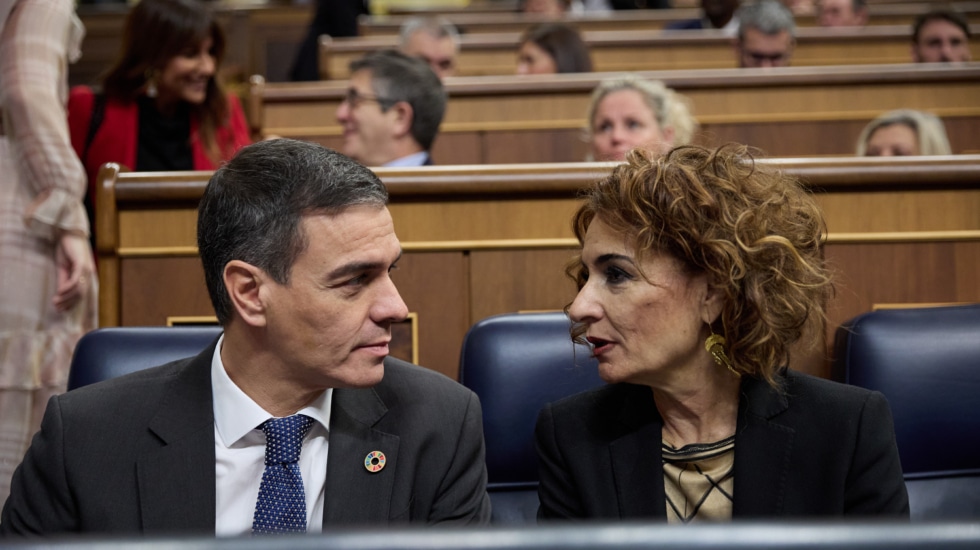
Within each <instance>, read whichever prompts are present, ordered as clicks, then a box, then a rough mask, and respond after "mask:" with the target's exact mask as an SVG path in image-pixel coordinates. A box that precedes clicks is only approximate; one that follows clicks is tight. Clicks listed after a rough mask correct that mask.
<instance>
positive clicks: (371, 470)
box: [0, 139, 490, 535]
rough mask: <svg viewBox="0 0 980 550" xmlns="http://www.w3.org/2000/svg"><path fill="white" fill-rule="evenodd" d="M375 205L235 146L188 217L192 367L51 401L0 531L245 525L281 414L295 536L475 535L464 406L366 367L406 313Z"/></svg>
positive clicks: (337, 184)
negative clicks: (195, 329) (197, 295)
mask: <svg viewBox="0 0 980 550" xmlns="http://www.w3.org/2000/svg"><path fill="white" fill-rule="evenodd" d="M387 198H388V195H387V190H386V189H385V188H384V185H383V184H382V183H381V181H380V180H379V179H378V178H377V176H375V175H374V174H373V173H372V172H371V171H370V170H368V169H366V168H364V167H363V166H360V165H358V164H357V163H355V162H353V161H352V160H350V159H349V158H347V157H345V156H343V155H341V154H339V153H336V152H334V151H331V150H329V149H325V148H323V147H321V146H319V145H315V144H311V143H305V142H300V141H293V140H285V139H283V140H272V141H264V142H260V143H257V144H254V145H251V146H248V147H246V148H244V149H242V150H241V151H240V152H239V154H238V155H236V157H235V158H234V159H232V160H231V161H230V162H229V163H228V164H227V165H225V166H224V167H222V168H221V169H219V170H218V171H217V172H216V173H215V174H214V176H213V177H212V178H211V181H210V182H209V184H208V186H207V188H206V190H205V192H204V197H203V198H202V200H201V203H200V207H199V217H198V247H199V249H200V255H201V260H202V263H203V265H204V271H205V279H206V281H207V286H208V291H209V293H210V295H211V300H212V303H213V304H214V308H215V311H216V313H217V316H218V320H219V322H220V323H221V324H222V326H223V328H224V334H223V335H222V337H221V338H219V339H218V341H216V342H215V343H214V344H213V345H212V346H210V348H209V349H207V350H205V351H204V352H203V353H201V354H200V355H198V356H197V357H194V358H190V359H185V360H180V361H176V362H173V363H170V364H168V365H164V366H162V367H157V368H154V369H149V370H145V371H142V372H138V373H135V374H132V375H129V376H124V377H120V378H116V379H113V380H109V381H106V382H104V383H101V384H95V385H92V386H87V387H84V388H80V389H78V390H75V391H71V392H69V393H67V394H64V395H61V396H58V397H56V398H54V399H52V400H51V401H50V402H49V404H48V409H47V411H46V413H45V417H44V420H43V422H42V427H41V431H40V432H39V433H38V435H37V436H36V437H35V439H34V441H33V443H32V445H31V448H30V449H29V450H28V452H27V455H26V456H25V458H24V461H23V463H22V464H21V466H20V467H18V469H17V471H16V472H15V474H14V478H13V482H12V490H11V496H10V498H9V499H8V501H7V503H6V505H5V506H4V509H3V514H2V523H0V533H3V534H54V533H64V532H96V533H129V534H138V533H143V534H149V533H153V534H161V533H210V534H218V535H238V534H247V533H250V532H252V531H253V529H255V530H256V531H258V528H257V527H256V526H257V525H259V519H260V518H259V516H260V514H259V513H258V512H256V510H257V506H258V505H259V504H261V503H262V502H263V496H262V492H263V491H265V488H264V487H265V483H266V481H265V478H264V475H265V474H268V473H269V471H270V470H271V469H272V467H273V466H275V467H277V468H278V467H279V464H274V465H270V466H268V469H267V466H266V465H265V463H266V460H267V454H266V453H267V449H266V447H267V446H266V438H267V437H269V438H272V439H274V438H275V436H274V435H269V433H268V431H265V430H264V429H263V426H266V425H267V424H270V423H273V422H275V421H276V420H277V419H280V418H283V417H290V418H294V419H301V420H300V421H301V422H306V423H307V424H306V425H307V426H309V428H308V429H309V431H308V433H306V434H305V435H302V434H300V435H299V436H298V437H299V440H300V441H302V446H301V450H300V451H299V457H298V461H296V459H293V460H294V461H296V462H294V463H293V464H294V466H295V467H297V468H298V471H299V472H300V473H301V476H299V477H301V481H300V487H299V488H300V489H301V491H298V493H299V494H297V495H295V498H296V500H302V501H304V504H305V512H304V513H305V520H304V518H303V517H302V516H300V518H299V520H298V523H299V525H298V527H297V529H298V530H301V531H302V530H307V531H310V532H319V531H320V530H321V529H324V528H325V527H326V526H336V525H366V524H372V525H386V524H400V523H426V524H429V523H458V524H485V523H487V522H488V521H489V517H490V504H489V498H488V497H487V494H486V467H485V464H484V446H483V429H482V418H481V409H480V404H479V401H478V399H477V398H476V396H475V395H474V394H473V393H472V392H470V391H469V390H467V389H465V388H463V387H462V386H461V385H459V384H457V383H456V382H454V381H452V380H450V379H448V378H446V377H444V376H442V375H440V374H437V373H435V372H433V371H429V370H426V369H423V368H421V367H417V366H414V365H410V364H408V363H405V362H402V361H399V360H397V359H393V358H390V357H386V356H387V355H388V343H389V341H390V339H391V336H390V335H391V330H390V327H391V324H392V323H394V322H396V321H399V320H401V319H403V318H405V317H406V315H407V313H408V311H407V308H406V306H405V303H404V302H403V301H402V299H401V297H400V296H399V293H398V290H397V289H396V288H395V286H394V284H393V282H392V280H391V278H390V272H391V270H393V269H395V266H396V262H397V261H398V259H399V257H400V256H401V246H400V244H399V242H398V238H397V237H396V236H395V232H394V226H393V224H392V219H391V215H390V214H389V212H388V210H387V208H386V206H385V205H386V203H387ZM291 415H297V416H295V417H294V416H291ZM311 419H312V420H311ZM269 447H270V449H274V448H273V446H272V444H270V445H269ZM271 452H272V451H271V450H270V453H271ZM263 472H265V474H264V473H263ZM260 481H261V488H260ZM300 506H301V507H302V505H300ZM259 508H261V506H259Z"/></svg>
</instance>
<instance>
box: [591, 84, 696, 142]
mask: <svg viewBox="0 0 980 550" xmlns="http://www.w3.org/2000/svg"><path fill="white" fill-rule="evenodd" d="M587 117H588V118H587V122H588V127H587V129H586V136H587V140H588V142H589V145H590V148H591V153H590V157H591V158H590V160H599V161H609V160H617V161H621V160H624V159H625V158H626V153H627V152H628V151H629V150H631V149H633V148H636V147H642V148H644V149H646V150H648V151H651V152H653V153H655V154H663V153H666V152H667V151H668V150H670V148H671V147H673V146H675V145H686V144H688V143H690V141H691V139H692V137H693V136H694V132H695V130H696V129H697V125H698V124H697V121H696V120H695V119H694V117H693V116H692V114H691V106H690V101H688V99H687V98H686V97H684V96H682V95H680V94H678V93H676V92H674V91H673V90H671V89H670V88H667V87H666V86H664V85H663V83H662V82H660V81H656V80H643V79H641V78H639V77H636V76H633V75H625V76H622V77H617V78H612V79H608V80H604V81H602V82H601V83H600V84H599V85H598V86H597V87H596V89H595V90H594V91H593V92H592V99H591V101H590V103H589V110H588V115H587Z"/></svg>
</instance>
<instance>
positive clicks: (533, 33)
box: [517, 23, 592, 74]
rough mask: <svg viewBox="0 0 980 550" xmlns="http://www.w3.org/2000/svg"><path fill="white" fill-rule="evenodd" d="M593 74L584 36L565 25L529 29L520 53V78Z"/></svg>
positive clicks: (518, 61) (519, 49) (520, 46)
mask: <svg viewBox="0 0 980 550" xmlns="http://www.w3.org/2000/svg"><path fill="white" fill-rule="evenodd" d="M588 72H592V57H591V54H590V53H589V47H588V46H587V45H586V44H585V41H584V40H582V35H580V34H579V32H578V30H576V29H575V28H574V27H572V26H569V25H566V24H564V23H541V24H538V25H534V26H532V27H530V28H528V29H527V30H526V31H525V32H524V35H523V36H521V41H520V45H519V46H518V49H517V74H556V73H588Z"/></svg>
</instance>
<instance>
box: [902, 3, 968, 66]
mask: <svg viewBox="0 0 980 550" xmlns="http://www.w3.org/2000/svg"><path fill="white" fill-rule="evenodd" d="M971 58H972V54H971V53H970V23H969V21H967V19H966V17H965V16H964V15H963V14H961V13H959V12H957V11H954V10H952V9H948V8H938V9H934V10H931V11H928V12H926V13H924V14H922V15H920V16H919V17H917V18H916V19H915V23H914V24H913V25H912V61H914V62H916V63H950V62H967V61H969V60H970V59H971Z"/></svg>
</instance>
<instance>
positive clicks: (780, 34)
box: [735, 0, 796, 67]
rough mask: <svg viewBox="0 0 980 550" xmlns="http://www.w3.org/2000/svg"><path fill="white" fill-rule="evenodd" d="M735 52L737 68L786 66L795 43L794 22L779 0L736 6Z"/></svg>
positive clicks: (791, 14)
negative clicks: (737, 24)
mask: <svg viewBox="0 0 980 550" xmlns="http://www.w3.org/2000/svg"><path fill="white" fill-rule="evenodd" d="M736 16H737V17H738V20H739V27H738V36H737V38H736V40H735V54H736V56H737V60H738V64H739V66H740V67H786V66H788V65H789V64H790V60H791V59H792V57H793V47H794V46H795V45H796V22H795V21H794V20H793V13H792V12H790V11H789V8H787V7H786V6H784V5H783V4H782V2H779V1H777V0H761V1H760V2H756V3H752V4H746V5H743V6H742V7H741V8H739V10H738V13H737V15H736Z"/></svg>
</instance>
